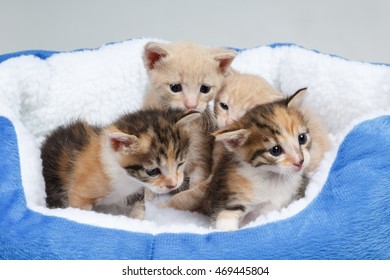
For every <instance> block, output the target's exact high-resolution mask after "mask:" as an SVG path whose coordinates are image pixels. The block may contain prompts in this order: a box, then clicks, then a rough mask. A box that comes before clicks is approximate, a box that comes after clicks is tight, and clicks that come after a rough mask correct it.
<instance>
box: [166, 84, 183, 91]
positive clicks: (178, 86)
mask: <svg viewBox="0 0 390 280" xmlns="http://www.w3.org/2000/svg"><path fill="white" fill-rule="evenodd" d="M169 87H170V88H171V91H173V92H180V91H182V88H181V84H170V85H169Z"/></svg>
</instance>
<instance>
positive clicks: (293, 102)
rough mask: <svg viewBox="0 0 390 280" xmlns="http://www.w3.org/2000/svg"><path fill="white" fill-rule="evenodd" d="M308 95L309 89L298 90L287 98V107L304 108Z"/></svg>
mask: <svg viewBox="0 0 390 280" xmlns="http://www.w3.org/2000/svg"><path fill="white" fill-rule="evenodd" d="M306 93H307V88H301V89H299V90H297V91H296V92H295V93H294V94H293V95H291V96H290V97H289V98H287V106H288V107H300V106H302V104H303V100H304V97H305V96H306Z"/></svg>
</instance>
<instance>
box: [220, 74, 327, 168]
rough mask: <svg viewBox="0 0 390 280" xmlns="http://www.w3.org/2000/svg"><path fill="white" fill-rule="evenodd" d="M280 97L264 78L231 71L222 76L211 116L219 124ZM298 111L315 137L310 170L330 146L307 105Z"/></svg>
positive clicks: (324, 131) (228, 121)
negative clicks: (213, 115) (222, 79)
mask: <svg viewBox="0 0 390 280" xmlns="http://www.w3.org/2000/svg"><path fill="white" fill-rule="evenodd" d="M282 97H283V94H282V93H280V92H279V91H277V90H276V89H274V88H273V87H272V86H271V85H270V84H269V83H268V82H267V81H266V80H265V79H263V78H262V77H260V76H257V75H251V74H241V73H238V72H234V74H233V75H231V76H229V77H228V78H227V79H225V83H224V86H223V88H222V90H221V91H220V92H219V93H218V95H217V97H216V98H215V103H214V113H215V118H216V120H217V123H218V127H219V128H223V127H225V126H227V125H229V124H231V123H232V122H233V121H235V120H237V119H239V118H241V117H242V116H243V115H244V114H245V113H246V112H247V111H248V110H249V109H251V108H253V107H254V106H256V105H260V104H264V103H268V102H271V101H274V100H277V99H280V98H282ZM301 111H302V113H303V114H304V115H305V117H306V119H307V121H308V128H309V129H310V131H311V137H312V138H313V139H314V140H315V141H314V142H313V145H312V148H311V150H310V157H311V163H310V165H309V167H308V171H309V172H311V171H314V170H315V169H316V168H317V167H318V165H319V163H320V161H321V160H322V159H323V157H324V154H325V152H326V151H327V150H329V148H330V140H329V136H328V132H327V129H326V128H325V126H324V125H323V124H322V122H321V121H320V119H319V118H318V117H317V116H316V114H314V112H312V111H311V110H310V109H309V108H308V107H304V106H302V108H301Z"/></svg>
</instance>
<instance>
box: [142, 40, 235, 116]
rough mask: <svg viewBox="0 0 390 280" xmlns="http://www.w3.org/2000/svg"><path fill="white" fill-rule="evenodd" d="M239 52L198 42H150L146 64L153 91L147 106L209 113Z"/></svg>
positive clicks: (150, 92) (148, 96)
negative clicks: (208, 110)
mask: <svg viewBox="0 0 390 280" xmlns="http://www.w3.org/2000/svg"><path fill="white" fill-rule="evenodd" d="M235 56H236V52H235V51H233V50H228V49H224V48H209V47H203V46H201V45H197V44H194V43H185V42H177V43H171V44H164V43H156V42H149V43H148V44H146V46H145V48H144V55H143V59H144V64H145V67H146V70H147V72H148V75H149V80H150V88H149V90H148V91H147V92H146V95H145V98H144V104H143V107H157V108H161V107H174V108H176V107H178V108H183V109H196V110H198V111H200V112H203V111H205V110H206V108H207V105H208V103H209V101H211V100H212V99H214V97H215V95H216V94H217V92H218V91H219V90H220V88H221V86H222V83H223V80H224V78H225V77H226V76H227V75H229V73H230V64H231V63H232V61H233V59H234V57H235Z"/></svg>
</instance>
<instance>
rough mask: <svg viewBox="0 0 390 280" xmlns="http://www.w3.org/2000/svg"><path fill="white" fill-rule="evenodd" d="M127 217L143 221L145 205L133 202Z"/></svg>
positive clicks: (140, 202) (141, 202)
mask: <svg viewBox="0 0 390 280" xmlns="http://www.w3.org/2000/svg"><path fill="white" fill-rule="evenodd" d="M127 216H128V217H129V218H133V219H138V220H143V219H144V218H145V203H144V202H143V201H136V202H134V204H133V207H132V208H131V210H130V212H129V214H128V215H127Z"/></svg>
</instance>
